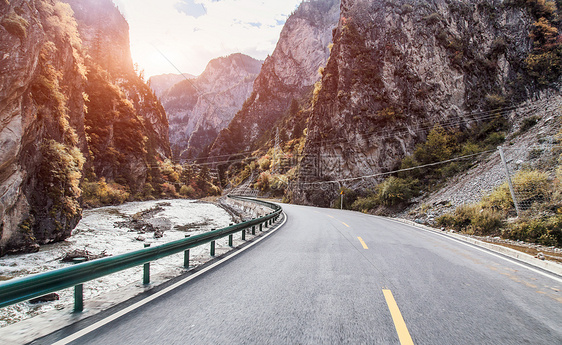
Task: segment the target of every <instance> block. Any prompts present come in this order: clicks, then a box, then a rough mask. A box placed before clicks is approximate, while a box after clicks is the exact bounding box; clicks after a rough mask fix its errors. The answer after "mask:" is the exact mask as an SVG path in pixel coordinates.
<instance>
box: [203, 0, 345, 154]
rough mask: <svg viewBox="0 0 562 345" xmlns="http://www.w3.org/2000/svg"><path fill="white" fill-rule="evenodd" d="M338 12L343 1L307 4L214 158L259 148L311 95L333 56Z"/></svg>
mask: <svg viewBox="0 0 562 345" xmlns="http://www.w3.org/2000/svg"><path fill="white" fill-rule="evenodd" d="M339 7H340V2H339V0H316V1H308V2H303V3H302V4H301V5H300V6H299V8H298V9H297V10H296V11H295V12H294V13H293V14H292V15H291V16H290V17H289V18H288V19H287V22H286V23H285V26H284V27H283V30H282V31H281V35H280V37H279V41H278V43H277V46H276V47H275V50H274V52H273V54H272V55H271V56H269V57H268V58H267V59H266V60H265V62H264V64H263V67H262V69H261V71H260V74H259V76H258V77H257V79H256V81H255V82H254V89H253V92H252V94H251V96H250V97H249V98H248V100H247V101H246V102H245V103H244V107H243V108H242V110H240V111H239V112H238V113H237V114H236V116H235V117H234V119H233V120H232V122H231V124H230V125H229V126H228V127H227V128H226V129H224V130H223V131H221V133H220V134H219V136H218V138H217V140H216V141H215V142H214V144H213V146H212V149H211V152H210V155H211V156H214V155H224V154H231V153H237V152H241V151H248V150H250V149H253V148H255V147H257V146H258V145H259V143H260V142H261V140H260V138H261V137H263V136H264V135H266V133H267V132H268V131H269V130H271V128H272V127H273V125H274V124H275V123H276V121H278V120H279V119H280V118H281V117H282V116H283V115H284V114H285V113H286V112H287V111H288V109H289V106H290V105H291V103H292V101H293V100H300V99H302V98H303V97H305V96H306V95H307V94H308V93H310V92H311V90H312V88H313V85H314V83H315V82H316V81H318V79H319V78H320V75H319V74H318V69H319V68H320V67H321V66H324V65H325V63H326V61H327V59H328V56H329V54H330V50H329V48H328V45H329V43H330V42H331V39H332V29H333V28H334V27H335V26H336V25H337V22H338V18H339ZM290 134H292V133H290ZM296 135H297V136H300V133H297V134H296Z"/></svg>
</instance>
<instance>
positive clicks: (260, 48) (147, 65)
mask: <svg viewBox="0 0 562 345" xmlns="http://www.w3.org/2000/svg"><path fill="white" fill-rule="evenodd" d="M114 1H115V2H116V3H117V4H118V6H119V8H120V9H121V11H122V12H123V13H124V15H125V17H126V18H127V21H128V22H129V27H130V37H131V52H132V54H133V60H134V61H135V62H137V63H138V64H139V66H140V67H141V68H144V69H145V74H146V75H147V76H151V75H155V74H163V73H177V71H176V70H175V68H174V67H173V66H172V65H171V64H170V62H168V61H167V59H169V60H170V61H172V62H173V64H174V65H176V66H177V68H179V69H180V70H181V71H182V72H187V73H191V74H199V73H201V72H202V71H203V69H204V68H205V66H206V65H207V63H208V62H209V61H210V60H211V59H214V58H216V57H219V56H226V55H229V54H232V53H237V52H241V53H244V54H248V55H250V56H252V57H254V58H256V59H261V60H263V59H265V57H266V56H267V55H268V54H271V53H272V52H273V49H274V48H275V45H276V43H277V40H278V39H279V33H280V32H281V29H282V28H283V25H284V23H285V21H286V20H287V17H288V15H289V14H290V13H291V12H292V11H294V10H295V8H296V7H297V6H298V4H299V3H300V2H301V0H284V1H279V0H261V1H256V0H159V1H154V0H114ZM193 5H195V7H194V9H192V10H190V8H191V6H193ZM178 6H179V9H178ZM197 6H199V8H200V9H201V10H200V11H199V12H197V11H198V10H197ZM203 6H204V8H205V9H206V14H205V12H204V11H203ZM158 51H161V52H162V53H163V54H164V55H165V56H166V58H167V59H165V58H164V57H163V56H162V54H160V53H159V52H158Z"/></svg>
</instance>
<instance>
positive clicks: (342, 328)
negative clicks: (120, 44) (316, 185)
mask: <svg viewBox="0 0 562 345" xmlns="http://www.w3.org/2000/svg"><path fill="white" fill-rule="evenodd" d="M283 208H284V210H285V212H286V214H287V215H288V220H287V223H286V224H285V226H284V227H283V228H281V229H280V230H278V231H277V232H276V233H275V234H273V235H272V236H270V237H269V238H267V239H266V240H265V241H263V242H261V243H260V244H259V245H256V246H254V247H253V248H251V249H249V250H248V251H246V252H244V253H242V254H241V255H238V256H236V257H234V258H233V259H231V260H229V261H228V262H225V263H224V264H222V265H220V266H218V267H217V268H215V269H213V270H211V271H209V272H207V273H205V274H203V275H201V276H199V277H197V278H196V279H193V280H192V281H190V282H188V283H186V284H185V285H183V286H181V287H179V288H176V289H175V290H173V291H172V292H170V293H168V294H166V295H164V296H161V297H159V298H157V299H155V300H154V301H152V302H151V303H149V304H146V305H144V306H142V307H140V308H138V309H136V310H134V311H132V312H130V313H128V314H126V315H124V316H122V317H120V318H118V319H116V320H114V321H112V322H110V323H108V324H107V325H105V326H102V327H100V328H98V329H96V330H94V331H92V332H90V333H88V334H86V335H84V336H82V337H81V338H79V339H77V340H75V341H74V342H72V344H402V345H405V344H412V343H414V344H562V292H561V291H562V283H561V282H562V279H561V278H560V277H558V276H553V275H551V274H540V272H537V271H536V270H530V269H527V268H526V267H525V266H524V265H521V264H518V263H514V262H513V261H511V260H506V259H504V258H502V257H499V256H498V255H494V254H491V253H489V252H487V251H485V250H482V249H479V248H476V247H473V246H472V245H468V244H464V243H460V242H458V241H454V240H451V239H449V238H447V237H445V236H442V235H440V234H438V233H433V232H428V231H424V230H421V229H417V228H414V227H411V226H409V225H405V224H401V223H397V222H394V221H392V220H388V219H384V218H379V217H373V216H369V215H364V214H360V213H355V212H349V211H340V210H332V209H320V208H313V207H304V206H294V205H284V206H283ZM81 327H83V326H82V325H81V324H80V323H79V324H77V325H75V326H73V327H72V328H70V329H65V330H63V331H61V332H57V333H55V334H53V335H51V336H48V337H46V338H43V339H40V340H38V341H35V342H34V344H44V343H53V342H56V341H57V340H59V339H62V338H64V337H66V336H68V335H69V333H70V332H71V331H75V330H78V329H80V328H81Z"/></svg>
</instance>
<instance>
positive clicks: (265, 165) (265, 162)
mask: <svg viewBox="0 0 562 345" xmlns="http://www.w3.org/2000/svg"><path fill="white" fill-rule="evenodd" d="M259 165H260V169H261V170H263V171H267V170H269V168H270V167H271V160H270V159H268V158H263V159H260V161H259Z"/></svg>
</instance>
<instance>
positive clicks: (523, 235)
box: [503, 215, 562, 246]
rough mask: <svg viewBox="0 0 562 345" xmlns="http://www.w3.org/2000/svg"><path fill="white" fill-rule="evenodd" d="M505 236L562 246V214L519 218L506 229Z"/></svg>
mask: <svg viewBox="0 0 562 345" xmlns="http://www.w3.org/2000/svg"><path fill="white" fill-rule="evenodd" d="M503 236H504V237H507V238H509V239H512V240H520V241H527V242H536V243H540V244H543V245H547V246H562V215H557V216H554V217H550V218H546V219H519V220H518V221H517V222H515V223H514V224H512V225H511V226H510V228H509V229H507V230H506V231H504V233H503Z"/></svg>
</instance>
